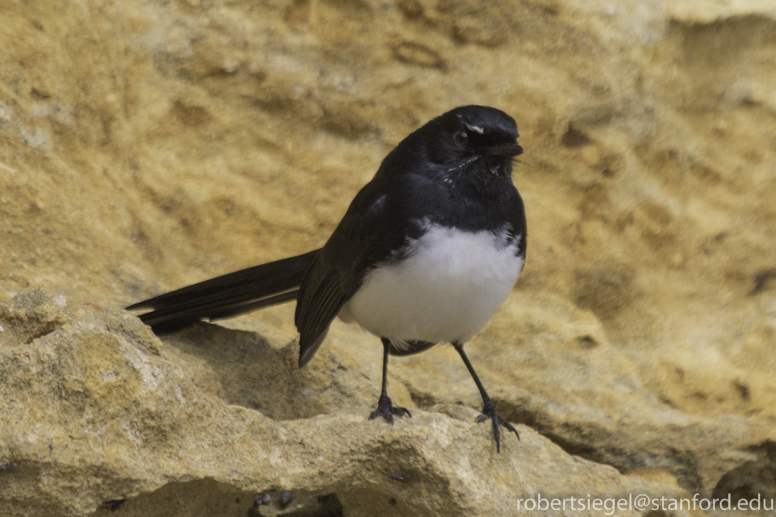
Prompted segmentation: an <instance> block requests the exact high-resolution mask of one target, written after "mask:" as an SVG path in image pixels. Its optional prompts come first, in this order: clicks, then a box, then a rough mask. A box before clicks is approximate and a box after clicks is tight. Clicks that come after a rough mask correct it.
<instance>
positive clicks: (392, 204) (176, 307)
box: [127, 105, 527, 453]
mask: <svg viewBox="0 0 776 517" xmlns="http://www.w3.org/2000/svg"><path fill="white" fill-rule="evenodd" d="M518 139H519V134H518V130H517V124H516V122H515V120H514V119H513V118H512V117H511V116H509V115H508V114H506V113H505V112H503V111H501V110H499V109H496V108H492V107H488V106H477V105H469V106H461V107H458V108H455V109H452V110H450V111H448V112H446V113H444V114H442V115H440V116H438V117H436V118H434V119H432V120H430V121H429V122H427V123H426V124H425V125H423V126H421V127H420V128H418V129H416V130H415V131H414V132H412V133H411V134H410V135H408V136H407V137H406V138H404V140H402V141H401V142H400V143H399V144H398V145H396V147H395V148H394V149H393V150H392V151H391V152H390V153H388V155H387V156H386V157H385V158H384V159H383V161H382V163H381V165H380V167H379V168H378V170H377V172H376V173H375V175H374V177H373V178H372V180H371V181H370V182H369V183H367V184H366V185H365V186H364V187H363V188H362V189H361V190H360V191H359V192H358V194H357V195H356V196H355V198H354V199H353V201H352V202H351V204H350V206H349V208H348V210H347V212H346V213H345V215H344V216H343V218H342V220H341V221H340V223H339V224H338V225H337V227H336V229H335V230H334V232H333V233H332V234H331V236H330V237H329V239H328V241H327V242H326V243H325V245H324V246H323V247H322V248H319V249H316V250H313V251H310V252H308V253H304V254H302V255H298V256H294V257H289V258H285V259H282V260H277V261H274V262H270V263H266V264H261V265H258V266H254V267H251V268H248V269H244V270H241V271H237V272H234V273H230V274H227V275H224V276H220V277H217V278H213V279H210V280H206V281H204V282H200V283H197V284H194V285H190V286H188V287H183V288H181V289H178V290H175V291H172V292H169V293H166V294H162V295H160V296H157V297H154V298H150V299H148V300H144V301H141V302H139V303H136V304H134V305H131V306H129V307H127V309H129V310H137V309H151V311H150V312H146V313H144V314H141V315H140V316H139V317H140V319H141V320H142V321H143V322H144V323H146V324H147V325H149V326H151V328H152V329H153V330H154V331H156V332H169V331H172V330H176V329H179V328H182V327H185V326H187V325H190V324H192V323H194V322H197V321H200V320H202V319H203V318H207V319H208V320H210V321H215V320H219V319H224V318H231V317H234V316H238V315H241V314H245V313H248V312H251V311H254V310H257V309H261V308H264V307H268V306H271V305H276V304H280V303H285V302H290V301H293V300H296V311H295V314H294V321H295V324H296V328H297V330H298V332H299V366H300V367H302V366H304V365H306V364H307V363H308V362H309V361H310V360H311V359H312V358H313V356H314V355H315V353H316V351H317V350H318V348H319V347H320V346H321V344H322V343H323V342H324V339H325V338H326V334H327V332H328V330H329V327H330V325H331V323H332V321H333V320H334V319H335V318H337V317H339V318H340V319H341V320H343V321H344V322H346V323H350V322H355V323H357V324H359V325H360V326H361V327H362V328H363V329H364V330H366V331H367V332H369V333H371V334H373V335H374V336H376V337H378V338H380V340H381V342H382V345H383V368H382V386H381V392H380V397H379V399H378V402H377V408H376V409H375V410H374V411H373V412H372V413H371V414H370V415H369V419H370V420H371V419H375V418H378V417H382V418H383V419H384V420H386V421H387V422H388V423H390V424H393V423H394V418H393V417H394V416H399V417H404V416H407V417H411V416H412V415H411V413H410V411H409V410H408V409H406V408H403V407H398V406H394V405H393V403H392V401H391V399H390V397H389V396H388V391H387V385H388V381H387V375H388V359H389V356H407V355H411V354H416V353H419V352H423V351H426V350H428V349H430V348H432V347H433V346H435V345H437V344H440V343H449V344H452V346H453V347H454V348H455V350H456V351H457V352H458V354H459V355H460V357H461V359H462V360H463V362H464V364H465V366H466V368H467V369H468V371H469V373H470V374H471V376H472V378H473V380H474V382H475V384H476V385H477V388H478V390H479V392H480V395H481V397H482V401H483V409H482V413H481V414H480V415H479V416H477V417H476V419H475V422H477V423H481V422H485V421H488V420H490V421H491V423H492V430H493V437H494V439H495V442H496V450H497V452H498V453H500V452H501V431H500V428H501V427H503V428H505V429H506V430H508V431H510V432H513V433H515V435H516V436H517V438H518V439H519V438H520V436H519V434H518V432H517V430H516V429H515V428H514V426H513V425H512V424H510V423H509V422H507V421H506V420H504V419H503V418H502V417H501V416H500V415H499V414H498V411H497V410H496V407H495V405H494V404H493V401H492V400H491V398H490V396H489V395H488V393H487V391H486V390H485V387H484V385H483V383H482V381H481V380H480V378H479V376H478V375H477V373H476V371H475V370H474V367H473V366H472V363H471V361H470V360H469V358H468V356H467V355H466V352H465V351H464V344H465V343H466V342H467V341H469V340H470V339H471V338H472V337H473V336H474V335H475V334H476V333H477V332H479V331H480V329H482V328H483V327H484V326H485V324H486V323H487V322H488V321H489V320H490V318H491V316H493V314H494V313H495V312H496V311H497V310H498V308H499V307H500V306H501V305H502V304H503V302H504V301H505V300H506V299H507V297H508V296H509V294H510V292H511V291H512V288H513V287H514V286H515V284H516V282H517V279H518V277H519V276H520V273H521V272H522V271H523V267H524V265H525V257H526V237H527V235H526V231H527V227H526V216H525V207H524V203H523V200H522V198H521V196H520V194H519V192H518V190H517V188H516V187H515V185H514V183H513V181H512V172H513V161H515V160H516V158H517V156H519V155H521V154H522V153H523V148H522V147H521V146H520V145H519V144H518V143H517V142H518Z"/></svg>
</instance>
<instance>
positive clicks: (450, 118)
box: [418, 106, 523, 186]
mask: <svg viewBox="0 0 776 517" xmlns="http://www.w3.org/2000/svg"><path fill="white" fill-rule="evenodd" d="M421 132H422V133H423V134H424V136H423V139H424V140H425V142H426V145H425V147H426V156H427V157H428V159H429V160H431V161H432V162H433V163H434V164H435V165H436V167H435V169H436V170H437V171H438V172H439V173H441V174H442V175H443V176H444V179H445V181H453V182H456V183H460V182H463V183H474V184H478V185H482V186H485V185H489V184H493V183H496V182H503V181H505V180H506V181H509V179H510V178H511V174H512V159H513V158H514V157H515V156H518V155H520V154H522V152H523V148H522V147H520V146H519V145H518V144H517V139H518V138H519V135H518V133H517V124H515V121H514V119H513V118H512V117H510V116H509V115H507V114H506V113H504V112H503V111H500V110H497V109H495V108H489V107H487V106H463V107H460V108H456V109H454V110H452V111H448V112H447V113H445V114H444V115H442V116H440V117H437V118H436V119H434V120H432V121H431V122H429V123H428V124H426V125H425V126H424V127H423V128H422V129H421V130H419V131H418V133H421Z"/></svg>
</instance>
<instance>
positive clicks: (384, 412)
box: [369, 393, 412, 425]
mask: <svg viewBox="0 0 776 517" xmlns="http://www.w3.org/2000/svg"><path fill="white" fill-rule="evenodd" d="M393 415H396V416H402V417H403V416H404V415H407V416H408V417H410V418H412V414H411V413H410V411H409V410H408V409H407V408H403V407H398V406H394V405H393V403H392V402H391V399H390V397H388V395H386V394H384V393H383V394H381V395H380V400H378V401H377V409H375V410H374V411H372V413H371V414H370V415H369V420H374V419H375V418H377V417H378V416H381V417H383V418H384V419H385V421H386V422H388V423H389V424H391V425H393Z"/></svg>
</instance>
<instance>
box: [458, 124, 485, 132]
mask: <svg viewBox="0 0 776 517" xmlns="http://www.w3.org/2000/svg"><path fill="white" fill-rule="evenodd" d="M463 125H464V126H466V129H468V130H469V131H474V132H475V133H479V134H481V135H482V134H484V133H485V131H483V130H482V128H481V127H480V126H470V125H469V124H467V123H466V122H464V123H463Z"/></svg>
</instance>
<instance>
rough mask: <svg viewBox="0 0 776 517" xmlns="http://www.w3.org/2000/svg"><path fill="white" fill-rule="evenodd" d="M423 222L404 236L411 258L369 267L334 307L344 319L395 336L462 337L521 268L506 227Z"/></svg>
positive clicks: (485, 316) (480, 323) (491, 309)
mask: <svg viewBox="0 0 776 517" xmlns="http://www.w3.org/2000/svg"><path fill="white" fill-rule="evenodd" d="M426 228H427V229H428V231H427V232H426V233H425V234H424V235H423V236H422V237H421V238H420V239H418V240H414V241H411V242H410V243H409V248H410V255H409V258H407V259H406V260H404V261H402V262H400V263H398V264H391V265H383V266H382V267H379V268H376V269H374V270H373V271H371V272H370V273H369V274H368V275H367V277H366V279H365V281H364V284H363V285H362V287H361V289H359V290H358V292H356V294H355V295H354V296H353V297H352V298H351V299H350V300H349V301H348V303H347V304H346V305H345V306H344V307H343V309H342V311H341V312H340V318H341V319H342V320H343V321H346V322H349V321H356V322H357V323H358V324H359V325H361V326H362V327H363V328H364V329H365V330H367V331H369V332H371V333H372V334H375V335H377V336H380V337H386V338H389V339H391V340H393V341H395V342H401V341H404V340H422V341H429V342H432V343H441V342H454V341H459V342H465V341H468V340H469V339H470V338H471V337H472V336H473V335H474V334H476V333H477V332H478V331H479V330H480V329H481V328H482V327H484V326H485V324H486V323H487V322H488V320H489V319H490V317H491V316H492V315H493V313H495V312H496V310H497V309H498V308H499V307H500V306H501V304H502V303H504V300H506V298H507V296H509V293H510V291H511V290H512V287H513V286H514V285H515V282H517V277H518V276H519V275H520V272H521V271H522V269H523V262H524V260H523V258H522V257H518V256H515V253H516V250H517V244H518V243H517V242H515V241H511V242H510V241H509V240H508V235H507V231H506V228H505V229H504V230H503V231H499V232H495V233H494V232H490V231H483V232H476V233H473V232H464V231H461V230H457V229H455V228H447V227H443V226H437V225H428V226H426ZM521 238H522V236H518V237H517V239H516V241H519V240H520V239H521Z"/></svg>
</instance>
